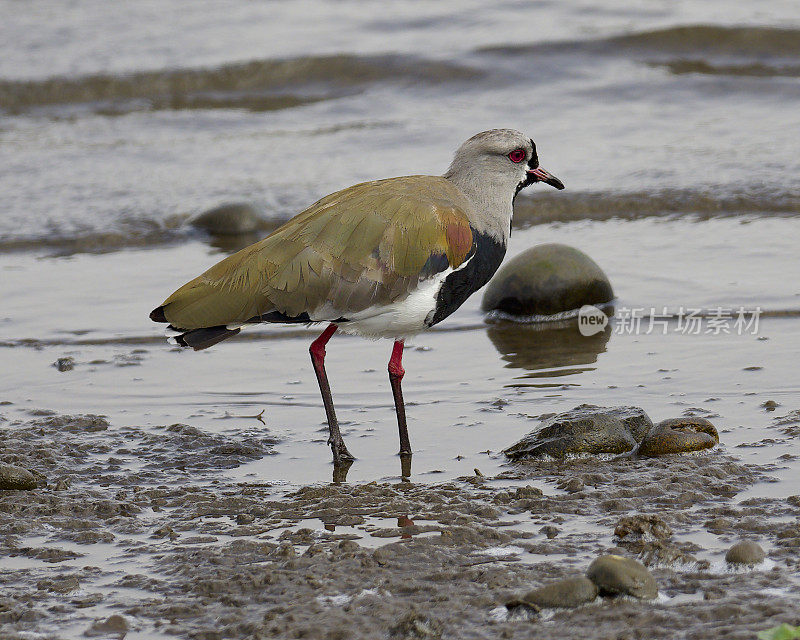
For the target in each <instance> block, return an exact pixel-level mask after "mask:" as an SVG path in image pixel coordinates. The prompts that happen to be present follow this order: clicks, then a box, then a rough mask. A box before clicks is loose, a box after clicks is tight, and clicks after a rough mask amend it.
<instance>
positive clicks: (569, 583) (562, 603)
mask: <svg viewBox="0 0 800 640" xmlns="http://www.w3.org/2000/svg"><path fill="white" fill-rule="evenodd" d="M597 594H598V589H597V585H595V583H594V582H592V581H591V580H589V578H585V577H584V576H579V577H577V578H567V579H566V580H559V581H558V582H553V583H551V584H546V585H544V586H543V587H539V588H538V589H534V590H533V591H529V592H528V593H526V594H525V595H524V596H522V598H521V599H520V600H521V602H522V603H524V604H529V605H535V606H536V607H540V608H542V609H556V608H562V609H571V608H573V607H579V606H581V605H582V604H586V603H588V602H591V601H592V600H594V599H595V598H596V597H597ZM506 606H508V605H506Z"/></svg>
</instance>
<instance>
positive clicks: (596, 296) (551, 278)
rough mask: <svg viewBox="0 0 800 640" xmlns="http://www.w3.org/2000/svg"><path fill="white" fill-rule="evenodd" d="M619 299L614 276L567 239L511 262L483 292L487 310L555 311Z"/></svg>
mask: <svg viewBox="0 0 800 640" xmlns="http://www.w3.org/2000/svg"><path fill="white" fill-rule="evenodd" d="M613 299H614V291H613V290H612V288H611V283H610V282H609V280H608V276H606V274H605V273H604V272H603V270H602V269H601V268H600V267H599V266H598V265H597V263H596V262H595V261H594V260H592V259H591V258H590V257H589V256H587V255H586V254H585V253H583V252H582V251H579V250H578V249H575V248H573V247H568V246H567V245H564V244H556V243H552V244H541V245H539V246H536V247H531V248H530V249H527V250H526V251H523V252H522V253H521V254H519V255H518V256H516V257H515V258H514V259H513V260H510V261H509V262H508V263H506V265H505V266H503V268H501V269H500V270H499V271H498V272H497V274H496V275H495V276H494V277H493V278H492V280H491V281H490V282H489V285H488V286H487V287H486V292H485V293H484V295H483V302H482V308H483V310H484V311H501V312H503V313H504V314H507V315H510V316H517V317H521V318H524V317H528V316H551V315H555V314H557V313H564V312H565V311H572V310H575V309H580V308H581V307H582V306H584V305H604V304H607V303H609V302H611V300H613Z"/></svg>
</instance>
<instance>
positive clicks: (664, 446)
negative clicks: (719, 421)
mask: <svg viewBox="0 0 800 640" xmlns="http://www.w3.org/2000/svg"><path fill="white" fill-rule="evenodd" d="M717 444H719V434H718V433H717V429H716V427H715V426H714V425H713V424H711V423H710V422H709V421H708V420H706V419H705V418H694V417H688V418H670V419H668V420H662V421H661V422H659V423H658V424H656V425H655V426H654V427H653V428H652V429H651V430H650V431H649V432H648V433H647V435H645V437H644V439H643V440H642V444H641V445H640V446H639V451H638V453H639V455H641V456H648V457H654V456H663V455H667V454H670V453H689V452H691V451H701V450H703V449H710V448H711V447H713V446H715V445H717Z"/></svg>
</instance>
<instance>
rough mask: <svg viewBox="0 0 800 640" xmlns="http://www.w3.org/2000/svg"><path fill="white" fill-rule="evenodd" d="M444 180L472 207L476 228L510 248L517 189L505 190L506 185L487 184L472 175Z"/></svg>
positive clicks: (472, 220) (461, 175) (471, 220)
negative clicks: (461, 194) (456, 189)
mask: <svg viewBox="0 0 800 640" xmlns="http://www.w3.org/2000/svg"><path fill="white" fill-rule="evenodd" d="M444 177H445V178H447V179H448V180H449V181H450V182H452V183H453V184H454V185H455V186H456V187H458V189H459V190H460V191H461V192H462V193H463V194H464V195H465V196H466V198H467V200H469V202H470V204H472V206H473V211H471V212H469V217H470V224H471V226H472V228H473V229H475V230H476V231H477V232H478V233H482V234H486V235H488V236H490V237H491V238H492V239H494V240H496V241H497V242H500V243H502V245H503V246H506V245H507V244H508V238H509V236H510V235H511V218H512V216H513V215H514V189H513V188H511V189H510V190H509V189H505V188H504V187H505V185H492V184H489V185H487V184H486V183H485V182H483V181H481V180H480V179H479V178H478V177H477V176H474V175H472V174H469V173H467V174H464V173H462V172H458V173H451V172H448V173H446V174H445V175H444Z"/></svg>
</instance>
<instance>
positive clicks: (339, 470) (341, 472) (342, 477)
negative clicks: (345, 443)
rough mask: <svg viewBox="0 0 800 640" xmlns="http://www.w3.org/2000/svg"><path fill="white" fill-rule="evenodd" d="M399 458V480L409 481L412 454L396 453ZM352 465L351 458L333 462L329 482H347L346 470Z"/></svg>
mask: <svg viewBox="0 0 800 640" xmlns="http://www.w3.org/2000/svg"><path fill="white" fill-rule="evenodd" d="M398 457H399V458H400V480H401V482H410V481H411V459H412V457H413V454H411V453H401V454H399V455H398ZM352 466H353V460H343V461H342V464H338V465H337V464H334V465H333V478H332V479H331V482H332V483H333V484H342V483H343V482H347V472H348V471H350V467H352Z"/></svg>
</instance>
